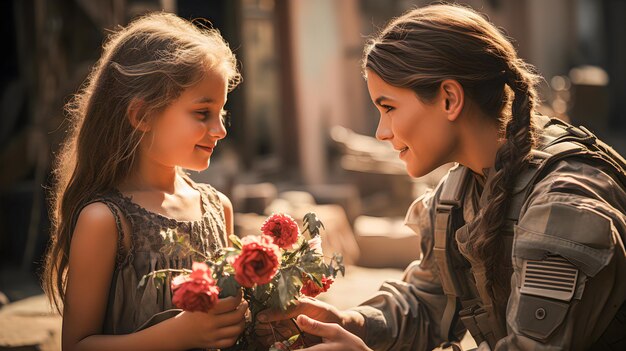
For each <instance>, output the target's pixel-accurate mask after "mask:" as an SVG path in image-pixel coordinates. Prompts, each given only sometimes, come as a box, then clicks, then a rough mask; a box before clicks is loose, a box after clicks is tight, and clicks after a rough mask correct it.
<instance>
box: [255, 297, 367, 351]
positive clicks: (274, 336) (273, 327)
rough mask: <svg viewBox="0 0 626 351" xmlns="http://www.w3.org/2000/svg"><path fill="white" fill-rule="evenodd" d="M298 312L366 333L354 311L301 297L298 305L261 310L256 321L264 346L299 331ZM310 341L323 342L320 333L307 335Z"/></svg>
mask: <svg viewBox="0 0 626 351" xmlns="http://www.w3.org/2000/svg"><path fill="white" fill-rule="evenodd" d="M299 315H306V316H308V317H310V318H312V319H315V320H317V321H321V322H325V323H334V324H338V325H339V326H341V327H342V328H345V329H347V330H349V331H350V332H352V333H354V334H356V335H357V336H361V335H363V334H364V330H363V326H364V323H365V321H364V318H363V316H362V315H361V314H360V313H358V312H355V311H340V310H339V309H337V308H336V307H335V306H333V305H330V304H327V303H325V302H322V301H320V300H317V299H314V298H310V297H302V298H300V299H299V300H298V301H297V302H296V304H295V305H293V306H291V307H289V308H288V309H287V311H282V310H280V309H269V310H265V311H263V312H261V313H259V315H258V317H257V324H256V325H255V334H256V336H257V340H258V341H259V342H260V343H261V344H262V345H265V346H269V345H271V344H273V343H274V342H275V341H280V340H284V339H287V338H289V337H290V336H292V335H294V334H297V333H299V330H298V328H296V325H295V323H294V322H293V321H292V320H291V319H292V318H296V317H298V316H299ZM305 342H306V344H307V345H311V344H316V343H319V342H321V340H320V338H319V337H311V335H307V336H306V337H305Z"/></svg>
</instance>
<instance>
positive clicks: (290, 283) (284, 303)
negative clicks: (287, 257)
mask: <svg viewBox="0 0 626 351" xmlns="http://www.w3.org/2000/svg"><path fill="white" fill-rule="evenodd" d="M301 286H302V281H301V279H300V271H298V270H297V269H292V268H289V269H285V270H281V272H280V276H279V277H278V287H277V290H278V297H279V300H280V307H281V308H282V309H283V310H286V309H287V307H289V305H290V304H291V302H292V301H294V300H295V298H296V296H298V292H299V291H300V287H301Z"/></svg>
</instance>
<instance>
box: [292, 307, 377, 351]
mask: <svg viewBox="0 0 626 351" xmlns="http://www.w3.org/2000/svg"><path fill="white" fill-rule="evenodd" d="M296 323H298V326H300V329H301V330H302V331H303V332H305V333H307V334H310V335H316V336H319V337H321V338H322V343H321V344H317V345H314V346H311V347H307V348H305V349H303V350H304V351H333V350H337V351H351V350H352V351H371V349H370V348H369V347H367V345H365V343H364V342H363V340H361V339H359V337H357V336H356V335H354V334H352V333H350V332H349V331H347V330H345V329H344V328H342V327H341V326H339V324H335V323H323V322H320V321H316V320H315V319H311V318H309V317H307V316H305V315H300V316H298V319H297V320H296Z"/></svg>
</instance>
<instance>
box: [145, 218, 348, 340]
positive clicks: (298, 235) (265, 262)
mask: <svg viewBox="0 0 626 351" xmlns="http://www.w3.org/2000/svg"><path fill="white" fill-rule="evenodd" d="M303 223H304V230H302V232H301V231H300V229H299V227H298V224H297V223H296V221H295V220H293V218H291V217H290V216H288V215H286V214H273V215H271V216H269V217H268V218H267V219H266V221H265V223H264V224H263V226H262V227H261V235H259V236H247V237H244V238H242V239H239V237H237V236H235V235H231V236H230V241H231V242H232V247H228V248H225V249H223V250H222V252H220V253H219V254H218V255H217V256H216V257H215V258H213V260H209V259H208V258H206V257H204V258H203V259H204V262H194V264H193V267H192V270H191V271H189V270H176V272H180V273H181V274H180V275H178V276H177V277H175V278H174V279H173V280H172V286H171V287H172V293H173V296H172V303H173V304H174V305H176V306H177V307H179V308H182V309H183V310H185V311H192V312H193V311H205V312H206V311H208V310H209V309H211V308H212V307H213V305H215V303H216V302H217V300H218V298H219V297H226V296H235V295H236V294H237V293H238V291H239V290H241V289H243V296H244V298H245V299H246V300H247V301H248V304H249V309H250V320H249V321H248V322H247V324H246V325H247V326H246V331H245V332H244V335H242V337H241V338H240V339H239V341H238V342H237V344H236V345H235V346H234V347H233V348H231V349H232V350H257V349H258V346H256V343H255V342H254V325H255V323H256V316H257V314H258V313H259V312H260V311H262V310H264V309H266V308H280V309H283V310H285V309H287V307H288V306H289V305H291V304H293V303H294V302H295V301H297V299H298V298H299V297H301V296H303V295H305V296H310V297H315V296H317V295H318V294H320V293H322V292H325V291H327V290H328V288H329V287H330V285H331V284H332V283H333V279H334V278H336V276H337V274H338V272H341V274H342V275H343V274H344V273H345V268H344V266H343V259H342V256H341V255H339V254H334V255H333V256H332V257H331V258H330V261H329V262H328V263H326V261H325V258H324V255H323V252H322V240H321V236H320V233H319V231H320V228H324V225H323V224H322V222H321V221H320V220H319V219H318V218H317V216H316V215H315V214H314V213H307V214H306V215H305V216H304V219H303ZM306 232H308V237H307V236H305V233H306ZM165 240H166V245H165V246H164V247H163V250H165V251H167V252H169V253H172V252H173V251H175V250H184V251H185V252H187V253H190V252H195V253H196V254H199V253H198V252H197V251H196V250H194V249H193V248H192V247H191V246H190V245H189V243H188V242H187V241H186V239H185V238H182V237H178V236H177V235H176V233H175V232H172V233H169V235H166V238H165ZM172 271H175V270H171V269H168V270H161V271H155V272H151V273H150V274H148V275H146V276H144V277H143V279H142V281H141V282H140V285H142V284H145V280H146V279H147V278H149V277H150V276H154V277H157V278H163V277H164V276H165V275H166V274H168V273H171V272H172ZM293 325H294V326H295V327H296V328H297V325H296V324H295V322H293ZM272 332H274V335H275V341H276V343H275V344H274V345H273V346H272V348H270V350H293V349H296V348H298V347H299V346H298V345H299V344H301V343H302V342H304V341H303V340H304V339H303V338H302V337H301V334H302V333H300V334H297V335H294V336H293V337H289V338H287V337H288V336H287V337H285V336H284V335H280V333H279V332H278V330H272ZM277 338H280V340H276V339H277Z"/></svg>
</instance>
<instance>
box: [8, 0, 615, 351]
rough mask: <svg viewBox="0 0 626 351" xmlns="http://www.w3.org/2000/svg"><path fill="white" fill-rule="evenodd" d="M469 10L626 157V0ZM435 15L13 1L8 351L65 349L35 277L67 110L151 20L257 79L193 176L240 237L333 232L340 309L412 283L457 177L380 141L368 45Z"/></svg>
mask: <svg viewBox="0 0 626 351" xmlns="http://www.w3.org/2000/svg"><path fill="white" fill-rule="evenodd" d="M459 2H461V3H466V4H469V5H471V6H472V7H474V8H475V9H477V10H479V11H481V12H484V13H486V14H487V15H488V16H489V18H490V19H491V20H492V21H493V22H494V23H496V24H497V25H498V26H501V27H503V28H504V29H505V30H506V32H507V33H508V35H509V36H511V37H513V38H515V39H516V44H515V45H516V47H517V48H518V50H519V54H520V55H521V56H522V57H523V58H524V59H526V60H527V61H529V62H530V63H532V64H534V65H535V66H536V67H537V68H538V70H539V72H540V73H541V74H542V75H543V76H544V77H545V81H544V82H543V83H542V85H541V87H540V91H541V97H542V100H543V101H542V106H541V112H542V113H544V114H548V115H552V116H557V117H560V118H563V119H565V120H568V121H571V122H572V123H574V124H583V125H585V126H587V127H588V128H589V129H591V130H592V131H593V132H595V133H596V134H598V135H599V136H601V137H602V138H604V139H605V140H606V141H608V142H609V143H610V144H612V145H613V146H614V147H615V148H616V149H617V150H619V151H621V152H622V153H624V152H625V151H626V116H625V113H624V111H626V41H625V40H624V38H626V1H622V0H510V1H505V0H483V1H480V0H476V1H459ZM428 3H430V1H407V0H293V1H288V0H210V1H208V0H204V1H203V0H162V1H157V0H153V1H149V0H143V1H139V0H98V1H94V0H63V1H61V0H59V1H52V0H48V1H47V0H5V1H2V2H1V3H0V9H1V11H0V16H1V24H0V25H1V26H2V34H3V36H2V37H3V38H4V47H5V49H3V50H2V51H3V54H2V56H1V57H0V62H1V63H0V72H1V75H2V76H1V78H0V92H1V98H0V99H1V100H0V109H1V111H0V292H1V293H2V294H0V299H1V300H2V303H1V304H4V305H6V304H8V305H7V306H5V307H4V308H0V349H5V348H7V349H11V348H10V347H16V348H17V347H22V348H20V350H31V349H33V350H35V349H37V350H41V349H45V350H56V349H58V328H59V319H58V317H54V316H51V315H50V314H49V313H48V312H47V310H46V308H45V307H44V306H45V305H44V304H43V301H44V300H43V298H42V295H41V290H40V288H39V287H38V283H37V280H38V278H37V274H38V272H39V269H40V262H41V256H42V253H43V252H44V249H45V245H46V243H47V241H48V238H49V236H48V231H49V219H48V212H47V206H48V203H47V200H46V187H47V186H49V184H50V170H51V169H50V166H51V162H52V160H53V157H54V154H55V152H56V151H57V150H58V148H59V144H60V142H61V141H62V140H63V138H64V136H65V132H66V129H67V125H66V124H63V118H64V116H63V105H64V104H65V103H66V102H67V101H68V100H69V98H70V97H71V95H72V94H73V93H75V92H76V90H77V89H78V88H79V86H80V84H81V83H82V82H83V81H84V79H85V78H86V76H87V74H88V72H89V69H90V67H91V66H92V65H93V64H94V63H95V61H96V60H97V59H98V57H99V55H100V52H101V44H102V42H103V39H104V38H105V37H106V35H107V33H108V31H109V30H110V29H113V28H115V26H116V25H123V24H126V23H128V22H129V21H130V20H131V19H132V18H134V17H135V16H138V15H141V14H143V13H146V12H150V11H167V12H174V13H177V14H178V15H179V16H181V17H184V18H187V19H198V18H204V19H207V20H208V21H210V22H211V23H212V25H213V26H214V27H215V28H217V29H219V30H220V31H221V33H222V34H223V36H224V37H225V38H226V40H227V41H228V42H229V43H230V46H231V47H232V48H233V49H234V51H235V53H236V55H237V58H238V60H239V61H240V68H241V72H242V74H243V77H244V82H243V84H242V85H240V86H239V87H238V88H237V89H236V90H235V91H234V92H233V93H231V94H230V96H229V100H228V104H227V106H226V108H227V109H228V110H229V111H231V114H232V124H231V126H230V127H229V130H228V131H229V135H228V137H227V139H226V140H225V141H223V142H221V143H220V144H219V146H218V148H217V149H216V151H215V153H214V156H213V159H212V162H211V167H210V168H209V169H208V170H207V171H204V172H201V173H192V174H191V176H192V178H194V179H195V180H196V181H199V182H206V183H210V184H212V185H213V186H215V187H216V188H217V189H218V190H220V191H222V192H224V193H225V194H226V195H228V196H229V197H230V198H231V200H232V201H233V204H234V207H235V211H236V212H237V214H236V217H235V221H236V232H237V234H238V235H247V234H254V233H256V232H258V227H259V225H260V223H261V222H262V220H263V218H264V216H265V215H266V214H269V213H271V212H279V211H280V212H287V213H290V214H292V215H293V216H294V217H298V218H299V217H301V215H302V214H304V213H305V212H308V211H315V212H317V213H318V215H319V216H320V217H321V218H322V220H323V221H324V222H325V223H326V228H327V231H326V233H325V250H332V251H339V252H342V253H343V254H344V256H345V259H346V262H347V263H348V264H350V267H349V268H348V275H347V276H346V278H345V279H343V280H342V279H339V281H338V282H337V283H336V287H335V288H334V289H331V290H333V291H334V292H330V293H328V296H326V297H324V298H325V299H327V300H328V301H330V302H333V303H335V304H337V305H338V306H340V307H349V306H352V305H355V304H357V303H359V302H360V301H362V300H363V298H365V297H367V296H368V295H369V294H371V293H372V292H373V291H375V290H376V289H377V287H378V284H379V283H380V282H381V281H382V280H383V279H385V278H397V277H399V276H400V275H401V269H402V268H403V267H405V266H406V265H407V264H408V263H409V262H410V261H411V260H413V259H416V258H419V248H418V238H417V237H416V236H415V235H413V234H412V232H410V231H409V230H408V229H407V228H406V227H404V226H403V224H402V222H403V216H404V213H405V212H406V209H407V207H408V205H409V204H410V203H411V201H412V200H413V199H415V197H417V196H418V195H419V194H421V193H422V192H423V191H425V189H427V188H429V187H432V186H433V185H435V184H436V183H437V181H438V180H439V178H440V177H441V175H442V174H443V173H444V172H445V167H443V168H442V169H439V170H437V171H435V172H433V173H432V174H430V175H428V176H426V177H423V178H421V179H411V178H409V177H408V176H407V175H406V173H405V171H404V166H403V164H402V163H401V162H400V161H399V160H398V159H397V153H395V152H393V150H391V149H390V147H389V146H388V145H386V144H384V143H380V142H378V141H376V140H375V139H373V138H372V136H373V135H374V131H375V129H376V124H377V121H378V115H377V112H376V109H375V108H374V107H373V105H372V104H371V102H370V100H369V96H368V94H367V90H366V85H365V82H364V80H363V78H362V76H361V70H360V60H361V54H362V50H363V44H364V42H365V40H366V38H367V36H368V35H371V34H372V33H374V32H375V31H376V30H377V29H379V28H381V27H382V26H384V24H385V23H386V22H387V21H388V20H389V19H391V18H393V17H394V16H397V15H400V14H401V13H402V12H404V11H405V10H408V9H410V8H413V7H415V6H423V5H426V4H428ZM372 268H377V269H378V270H373V269H372ZM381 268H384V269H383V270H380V269H381ZM346 296H347V297H346ZM1 304H0V305H1ZM7 328H9V329H7ZM11 328H12V329H11ZM3 331H4V332H3ZM9 331H10V332H9Z"/></svg>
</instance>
